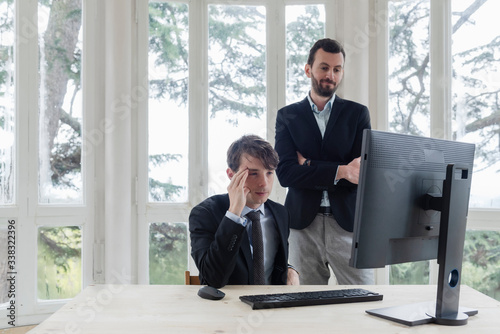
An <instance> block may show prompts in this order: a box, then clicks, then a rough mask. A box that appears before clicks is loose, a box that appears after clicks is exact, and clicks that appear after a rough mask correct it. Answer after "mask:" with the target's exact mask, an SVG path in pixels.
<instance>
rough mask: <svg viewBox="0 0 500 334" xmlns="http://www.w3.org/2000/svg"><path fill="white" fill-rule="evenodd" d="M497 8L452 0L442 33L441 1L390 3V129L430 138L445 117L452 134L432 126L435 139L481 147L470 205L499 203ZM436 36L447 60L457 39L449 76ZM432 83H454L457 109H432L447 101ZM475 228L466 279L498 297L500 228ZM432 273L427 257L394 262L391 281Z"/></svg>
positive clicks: (420, 279) (418, 279)
mask: <svg viewBox="0 0 500 334" xmlns="http://www.w3.org/2000/svg"><path fill="white" fill-rule="evenodd" d="M499 5H500V3H498V2H497V1H492V0H487V1H473V0H457V1H451V8H450V11H449V12H446V13H445V15H446V16H447V17H448V18H450V21H451V26H450V29H449V32H448V35H446V36H439V33H438V32H436V31H434V32H433V30H432V29H430V22H431V17H432V14H433V11H434V13H436V12H437V11H438V8H437V7H438V6H434V7H432V6H431V2H430V1H428V0H420V1H417V0H405V1H388V13H389V15H388V18H389V45H388V49H389V52H388V55H389V56H388V60H387V61H388V72H389V79H388V88H389V100H388V110H389V114H388V116H389V117H388V120H389V126H388V128H389V130H390V131H395V132H402V133H407V134H415V135H424V136H429V135H431V128H432V124H431V120H432V119H433V116H434V119H436V118H439V117H441V118H442V119H444V122H445V125H447V124H448V125H450V126H449V128H451V131H447V130H446V126H444V128H442V129H440V128H437V129H436V127H434V133H433V135H434V136H438V137H444V138H446V139H453V140H460V141H467V142H471V143H474V144H476V156H475V165H474V175H473V178H472V188H471V198H470V207H471V208H472V209H475V208H477V209H484V208H486V209H498V208H500V201H499V199H500V190H499V189H498V187H494V186H493V187H492V184H499V183H500V118H499V117H498V114H499V113H498V110H499V102H498V101H499V93H500V85H499V81H500V76H499V72H498V68H500V66H499V65H500V57H499V55H500V35H499V32H498V30H497V29H491V27H493V26H494V25H495V24H496V20H497V19H496V17H495V15H494V13H496V12H497V11H498V10H500V6H499ZM437 21H443V18H441V17H440V18H439V20H436V23H437ZM444 21H445V22H446V20H444ZM445 31H446V30H445ZM433 34H434V35H433ZM443 38H444V39H445V40H444V41H443V40H442V39H443ZM440 39H441V40H440ZM432 40H438V41H440V42H441V43H440V44H442V45H444V46H443V49H442V55H443V58H445V57H446V55H447V53H446V50H447V49H446V45H448V44H450V43H451V48H450V49H451V54H450V55H449V59H448V61H446V62H445V65H443V66H446V64H448V65H450V68H451V71H450V73H451V74H449V76H451V77H448V78H446V77H445V78H443V77H439V76H437V75H436V76H434V77H433V76H432V75H431V74H432V70H433V66H436V65H433V62H432V60H433V59H432V56H431V52H430V45H431V41H432ZM434 69H435V70H442V69H436V68H435V67H434ZM444 73H446V71H444ZM431 80H435V81H439V82H437V84H436V85H435V86H439V87H443V86H445V83H446V82H452V90H451V91H450V90H449V89H450V87H448V93H449V94H450V96H451V101H452V102H451V109H452V110H451V113H448V112H447V111H446V110H441V109H439V110H432V109H431V104H430V101H431V100H432V99H433V98H436V99H437V98H442V97H438V96H437V95H438V94H441V93H438V92H433V91H431V87H432V86H431ZM448 80H449V81H448ZM449 115H451V117H450V116H449ZM475 226H476V225H475V222H473V221H472V222H471V221H470V220H469V225H468V228H469V229H470V230H469V231H468V232H467V236H466V242H465V251H464V269H463V275H462V276H463V277H462V281H463V283H465V284H469V285H471V286H473V287H475V288H477V289H479V290H481V291H483V292H485V293H488V294H489V295H491V296H495V297H496V298H498V295H499V291H500V284H498V277H499V276H498V275H499V274H498V273H499V271H500V253H499V248H498V245H499V240H500V239H499V233H498V232H496V231H478V230H477V228H475ZM429 272H430V267H429V263H428V262H426V261H424V262H419V263H412V264H402V265H397V266H391V270H390V273H391V274H390V281H391V282H392V283H395V284H402V283H403V284H404V283H408V284H427V283H428V282H429V280H431V281H432V277H431V276H430V273H429ZM479 277H481V278H479Z"/></svg>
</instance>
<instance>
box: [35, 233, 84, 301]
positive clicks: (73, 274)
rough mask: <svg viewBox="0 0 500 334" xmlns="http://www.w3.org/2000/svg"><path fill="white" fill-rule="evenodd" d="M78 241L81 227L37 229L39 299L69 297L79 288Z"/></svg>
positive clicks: (80, 247)
mask: <svg viewBox="0 0 500 334" xmlns="http://www.w3.org/2000/svg"><path fill="white" fill-rule="evenodd" d="M81 242H82V237H81V229H80V228H79V227H77V226H67V227H41V228H40V229H39V231H38V269H37V278H38V279H37V287H38V289H37V290H38V298H39V299H65V298H72V297H74V296H76V295H77V294H78V293H79V292H80V291H81V287H82V268H81V249H82V245H81Z"/></svg>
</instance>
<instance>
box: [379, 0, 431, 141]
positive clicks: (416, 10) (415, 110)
mask: <svg viewBox="0 0 500 334" xmlns="http://www.w3.org/2000/svg"><path fill="white" fill-rule="evenodd" d="M429 7H430V2H429V1H414V0H402V1H389V64H388V65H389V130H390V131H393V132H399V133H405V134H413V135H420V136H429V135H430V104H429V103H430V99H429V89H430V77H429V72H430V68H429V67H430V63H429Z"/></svg>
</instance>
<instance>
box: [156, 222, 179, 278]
mask: <svg viewBox="0 0 500 334" xmlns="http://www.w3.org/2000/svg"><path fill="white" fill-rule="evenodd" d="M187 249H188V245H187V224H186V223H161V224H160V223H153V224H150V225H149V283H150V284H184V271H186V270H187V261H188V252H187Z"/></svg>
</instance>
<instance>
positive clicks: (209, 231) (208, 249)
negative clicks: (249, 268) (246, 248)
mask: <svg viewBox="0 0 500 334" xmlns="http://www.w3.org/2000/svg"><path fill="white" fill-rule="evenodd" d="M244 231H245V227H244V226H242V225H240V224H237V223H235V222H234V221H232V220H231V219H229V218H227V217H225V216H224V217H223V218H222V220H221V221H220V222H219V221H217V219H216V218H215V217H214V215H213V213H212V212H210V211H209V210H208V209H207V208H205V207H203V206H200V205H198V206H196V207H194V208H193V210H192V211H191V214H190V215H189V232H190V236H191V255H192V257H193V259H194V261H195V262H196V266H197V267H198V270H199V271H200V277H201V278H202V282H205V283H206V284H207V285H210V286H213V287H215V288H220V287H223V286H224V285H226V284H227V282H228V280H229V277H230V276H231V274H232V272H233V270H234V267H235V264H236V259H237V256H238V251H239V249H240V245H241V240H242V236H243V235H244Z"/></svg>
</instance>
